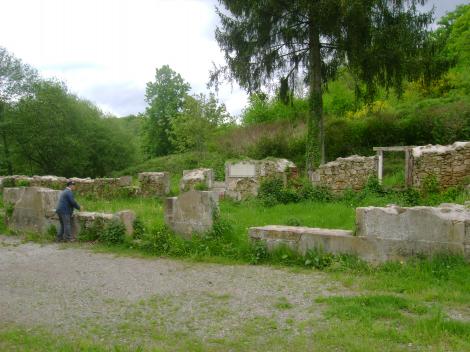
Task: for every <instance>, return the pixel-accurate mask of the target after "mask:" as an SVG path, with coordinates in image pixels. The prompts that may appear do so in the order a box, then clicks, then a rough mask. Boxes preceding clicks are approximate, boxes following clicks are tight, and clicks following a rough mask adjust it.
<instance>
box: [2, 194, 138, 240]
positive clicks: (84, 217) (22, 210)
mask: <svg viewBox="0 0 470 352" xmlns="http://www.w3.org/2000/svg"><path fill="white" fill-rule="evenodd" d="M60 193H61V191H58V190H52V189H48V188H43V187H17V188H5V189H4V192H3V201H4V204H6V205H7V207H8V208H10V207H11V210H12V212H11V213H8V212H7V213H6V214H5V217H6V224H7V226H8V227H9V228H10V229H12V230H14V231H27V232H36V233H45V232H47V231H48V229H49V228H50V227H51V226H54V227H57V226H58V224H59V219H58V216H57V214H56V213H55V207H56V206H57V203H58V201H59V197H60ZM97 220H98V221H102V222H103V224H104V225H108V224H110V223H111V222H113V221H119V222H121V223H123V224H124V227H125V228H126V231H127V233H129V234H132V232H133V223H134V220H135V214H134V212H132V211H130V210H123V211H120V212H117V213H115V214H107V213H99V212H75V213H74V215H73V219H72V235H75V236H76V235H78V234H79V233H80V231H81V230H82V229H86V228H90V227H91V226H92V224H93V223H94V222H95V221H97Z"/></svg>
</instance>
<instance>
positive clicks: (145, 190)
mask: <svg viewBox="0 0 470 352" xmlns="http://www.w3.org/2000/svg"><path fill="white" fill-rule="evenodd" d="M69 180H70V181H73V182H75V193H76V194H77V195H80V196H96V197H117V196H124V197H131V196H139V195H140V196H164V195H166V194H168V193H169V192H170V177H169V174H168V173H166V172H143V173H140V174H139V181H140V187H139V186H133V185H132V176H122V177H118V178H96V179H92V178H78V177H72V178H70V179H69ZM66 184H67V179H66V178H65V177H57V176H32V177H29V176H21V175H14V176H3V177H0V188H3V187H4V186H5V187H44V188H51V189H55V190H63V189H64V188H65V187H66Z"/></svg>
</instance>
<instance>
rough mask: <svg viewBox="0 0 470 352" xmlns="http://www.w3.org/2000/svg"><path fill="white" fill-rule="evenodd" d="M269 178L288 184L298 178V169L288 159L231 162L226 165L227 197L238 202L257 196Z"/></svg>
mask: <svg viewBox="0 0 470 352" xmlns="http://www.w3.org/2000/svg"><path fill="white" fill-rule="evenodd" d="M267 177H280V178H282V179H283V180H284V183H287V180H288V179H289V178H291V177H297V167H296V166H295V164H294V163H293V162H291V161H289V160H286V159H264V160H243V161H236V162H231V161H229V162H227V163H225V195H226V196H228V197H230V198H234V199H236V200H242V199H246V198H249V197H254V196H257V195H258V189H259V186H260V183H261V181H262V180H263V178H267Z"/></svg>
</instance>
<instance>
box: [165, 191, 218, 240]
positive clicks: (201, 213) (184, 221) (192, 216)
mask: <svg viewBox="0 0 470 352" xmlns="http://www.w3.org/2000/svg"><path fill="white" fill-rule="evenodd" d="M217 213H218V198H217V197H215V196H214V193H213V192H211V191H195V190H192V191H189V192H186V193H183V194H181V195H180V196H179V197H170V198H167V199H166V202H165V223H166V224H167V225H168V226H169V227H170V228H171V229H172V230H173V231H174V232H175V233H177V234H180V235H182V236H183V237H185V238H190V237H191V236H192V234H193V233H204V232H208V231H210V230H211V229H212V225H213V221H214V217H215V215H216V214H217Z"/></svg>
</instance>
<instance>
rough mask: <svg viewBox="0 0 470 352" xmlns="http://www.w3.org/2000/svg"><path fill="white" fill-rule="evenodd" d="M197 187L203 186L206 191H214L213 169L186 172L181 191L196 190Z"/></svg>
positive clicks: (184, 172)
mask: <svg viewBox="0 0 470 352" xmlns="http://www.w3.org/2000/svg"><path fill="white" fill-rule="evenodd" d="M197 185H201V186H203V187H204V188H205V189H206V190H210V189H212V187H213V186H214V171H213V170H212V169H195V170H184V171H183V178H182V179H181V182H180V190H181V191H182V192H186V191H189V190H192V189H194V187H196V186H197Z"/></svg>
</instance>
